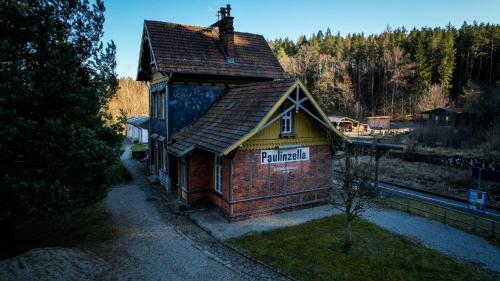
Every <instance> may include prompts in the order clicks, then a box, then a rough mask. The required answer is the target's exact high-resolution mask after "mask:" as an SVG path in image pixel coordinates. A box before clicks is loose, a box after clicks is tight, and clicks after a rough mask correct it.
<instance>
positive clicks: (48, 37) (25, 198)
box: [0, 0, 121, 242]
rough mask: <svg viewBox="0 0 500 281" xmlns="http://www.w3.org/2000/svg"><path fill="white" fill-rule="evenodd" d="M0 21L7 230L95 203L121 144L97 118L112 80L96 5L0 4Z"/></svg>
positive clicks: (0, 172) (1, 205)
mask: <svg viewBox="0 0 500 281" xmlns="http://www.w3.org/2000/svg"><path fill="white" fill-rule="evenodd" d="M0 19H1V20H0V33H1V34H2V36H1V37H0V56H1V58H0V60H1V61H2V63H1V64H0V92H1V93H2V94H1V98H0V163H1V169H0V182H1V183H0V222H2V230H6V231H8V230H12V228H13V225H14V224H15V223H16V222H17V221H20V220H25V219H27V218H31V219H34V218H37V217H40V216H41V217H46V216H48V215H50V214H51V213H54V212H58V213H60V212H63V211H64V210H67V209H68V208H71V207H72V206H76V205H79V204H86V203H87V202H95V201H96V200H99V199H101V198H102V196H103V195H104V186H103V184H104V183H105V180H106V178H107V176H108V171H109V169H110V167H112V165H114V164H115V163H116V162H117V161H118V159H119V158H118V156H119V145H120V143H121V137H120V136H119V134H118V133H119V132H118V131H119V128H120V127H119V126H118V125H110V124H109V122H110V119H109V116H108V115H106V113H105V110H106V107H107V105H108V103H109V100H110V99H111V98H112V96H113V95H114V93H115V89H116V86H117V81H116V77H115V66H116V63H115V45H114V44H113V42H111V43H110V44H108V45H107V47H104V46H103V44H102V43H101V42H100V39H101V37H102V35H103V23H104V5H103V2H102V1H101V0H97V1H96V2H95V4H93V5H90V4H89V2H88V1H87V0H81V1H78V0H71V1H67V0H53V1H44V0H39V1H14V0H5V1H2V2H0ZM2 234H3V235H7V234H8V232H7V233H2ZM1 240H2V242H5V241H8V239H6V238H5V237H2V239H1Z"/></svg>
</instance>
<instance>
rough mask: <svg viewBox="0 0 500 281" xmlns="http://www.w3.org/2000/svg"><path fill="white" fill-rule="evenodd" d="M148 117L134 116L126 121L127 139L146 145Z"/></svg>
mask: <svg viewBox="0 0 500 281" xmlns="http://www.w3.org/2000/svg"><path fill="white" fill-rule="evenodd" d="M148 127H149V116H134V117H130V118H128V119H127V124H126V131H127V137H128V138H130V139H131V140H132V141H135V140H137V141H138V142H139V143H148V139H149V138H148Z"/></svg>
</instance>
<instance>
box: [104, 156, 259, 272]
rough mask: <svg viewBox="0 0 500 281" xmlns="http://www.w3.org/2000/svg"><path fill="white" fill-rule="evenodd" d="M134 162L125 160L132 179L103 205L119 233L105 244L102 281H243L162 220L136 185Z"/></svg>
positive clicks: (137, 174)
mask: <svg viewBox="0 0 500 281" xmlns="http://www.w3.org/2000/svg"><path fill="white" fill-rule="evenodd" d="M134 162H135V161H134V160H125V161H124V163H125V165H126V166H127V167H128V168H129V169H130V170H131V172H132V174H133V176H134V181H132V182H130V183H127V184H122V185H120V186H118V187H116V188H113V189H112V190H111V191H110V192H109V194H108V196H107V197H106V199H105V205H106V207H107V209H108V211H109V212H110V214H111V216H112V219H113V221H114V223H115V224H116V226H117V228H118V233H119V237H118V238H117V239H116V240H114V241H113V242H112V243H111V244H110V245H109V247H106V248H107V249H106V248H105V249H103V250H105V253H103V255H104V259H105V260H107V261H108V262H110V263H111V269H110V270H108V271H106V272H105V273H104V274H103V275H102V277H101V278H102V279H104V280H249V279H248V278H246V277H245V276H242V275H241V274H240V273H239V272H236V271H234V270H232V269H230V268H229V267H227V266H225V265H223V264H222V263H220V262H219V261H217V260H216V259H215V258H214V257H212V256H210V255H208V254H207V253H205V252H204V251H202V250H201V249H199V248H197V247H195V245H193V242H192V241H190V240H189V239H187V238H186V237H185V236H183V235H181V234H180V233H179V232H178V231H177V230H176V229H175V227H174V225H172V224H169V223H168V222H166V221H164V220H163V218H162V216H161V215H160V213H159V212H158V210H157V208H156V207H155V205H154V200H155V198H150V197H149V195H148V194H147V193H146V192H145V191H144V190H143V189H141V188H140V187H141V186H146V185H148V183H147V182H146V180H145V178H144V176H143V175H141V173H140V172H139V171H137V169H138V167H137V165H136V163H134Z"/></svg>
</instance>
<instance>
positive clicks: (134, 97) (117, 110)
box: [108, 78, 149, 120]
mask: <svg viewBox="0 0 500 281" xmlns="http://www.w3.org/2000/svg"><path fill="white" fill-rule="evenodd" d="M148 102H149V101H148V88H147V86H146V85H144V84H143V83H141V82H137V81H134V80H133V79H132V78H122V79H120V80H119V84H118V91H117V93H116V96H115V97H114V98H113V99H112V100H111V102H110V103H109V108H108V111H109V112H110V113H111V115H112V116H113V118H114V119H115V120H117V118H118V117H119V116H120V115H121V112H123V113H124V114H125V115H126V116H128V117H130V116H134V115H148V114H149V105H148Z"/></svg>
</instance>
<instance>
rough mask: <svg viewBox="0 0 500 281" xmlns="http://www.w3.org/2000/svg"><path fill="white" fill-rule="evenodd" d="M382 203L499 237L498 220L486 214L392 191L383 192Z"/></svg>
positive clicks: (492, 236)
mask: <svg viewBox="0 0 500 281" xmlns="http://www.w3.org/2000/svg"><path fill="white" fill-rule="evenodd" d="M382 205H383V206H385V207H389V208H393V209H397V210H401V211H405V212H408V213H411V214H415V215H419V216H423V217H426V218H430V219H434V220H437V221H441V222H442V223H444V224H447V225H450V226H453V227H456V228H459V229H462V230H465V231H468V232H473V233H475V234H479V235H481V236H484V237H487V238H491V239H496V240H498V239H500V222H499V221H497V220H495V219H492V218H488V217H486V216H478V215H475V214H473V213H469V212H464V211H460V210H456V209H452V208H448V207H445V206H442V205H438V204H434V203H432V202H428V201H423V200H419V199H417V198H410V197H404V196H402V195H399V194H393V193H387V194H385V196H384V198H383V200H382Z"/></svg>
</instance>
